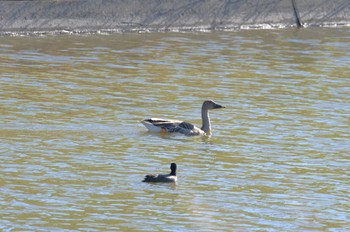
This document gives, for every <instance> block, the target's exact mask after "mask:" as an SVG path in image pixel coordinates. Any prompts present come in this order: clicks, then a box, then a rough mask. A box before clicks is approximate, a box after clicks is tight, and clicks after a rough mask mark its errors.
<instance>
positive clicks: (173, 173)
mask: <svg viewBox="0 0 350 232" xmlns="http://www.w3.org/2000/svg"><path fill="white" fill-rule="evenodd" d="M176 168H177V166H176V163H171V164H170V170H171V173H170V174H171V175H174V176H176Z"/></svg>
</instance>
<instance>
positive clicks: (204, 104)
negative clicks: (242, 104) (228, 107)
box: [202, 100, 225, 110]
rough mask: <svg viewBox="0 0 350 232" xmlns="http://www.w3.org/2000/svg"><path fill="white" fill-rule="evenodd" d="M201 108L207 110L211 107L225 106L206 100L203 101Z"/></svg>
mask: <svg viewBox="0 0 350 232" xmlns="http://www.w3.org/2000/svg"><path fill="white" fill-rule="evenodd" d="M202 108H203V109H207V110H212V109H220V108H225V106H222V105H219V104H217V103H215V102H214V101H212V100H206V101H204V102H203V105H202Z"/></svg>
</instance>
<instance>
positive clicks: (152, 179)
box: [142, 163, 177, 183]
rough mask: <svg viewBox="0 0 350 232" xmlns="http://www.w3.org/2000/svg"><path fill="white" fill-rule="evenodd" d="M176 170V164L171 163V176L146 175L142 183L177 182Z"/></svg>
mask: <svg viewBox="0 0 350 232" xmlns="http://www.w3.org/2000/svg"><path fill="white" fill-rule="evenodd" d="M176 168H177V167H176V164H175V163H171V164H170V169H171V172H170V174H150V175H146V176H145V178H144V179H143V181H142V182H162V183H171V182H176V181H177V176H176Z"/></svg>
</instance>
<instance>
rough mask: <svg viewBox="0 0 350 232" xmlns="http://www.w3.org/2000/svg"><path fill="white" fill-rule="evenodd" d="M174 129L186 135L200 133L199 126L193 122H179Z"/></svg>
mask: <svg viewBox="0 0 350 232" xmlns="http://www.w3.org/2000/svg"><path fill="white" fill-rule="evenodd" d="M174 130H175V131H174V132H179V133H181V134H184V135H187V136H192V135H199V134H201V130H200V129H199V128H197V127H195V126H194V125H193V124H191V123H188V122H181V123H180V124H179V125H177V126H176V127H175V129H174Z"/></svg>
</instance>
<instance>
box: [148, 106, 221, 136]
mask: <svg viewBox="0 0 350 232" xmlns="http://www.w3.org/2000/svg"><path fill="white" fill-rule="evenodd" d="M219 108H225V107H224V106H221V105H219V104H216V103H215V102H213V101H212V100H207V101H204V102H203V105H202V127H201V128H198V127H196V126H194V125H193V124H191V123H188V122H184V121H178V120H167V119H161V118H150V119H145V120H143V121H141V123H142V124H143V125H144V126H145V127H146V128H147V129H148V130H150V131H153V132H169V133H173V132H178V133H181V134H184V135H188V136H193V135H206V134H210V131H211V123H210V118H209V110H211V109H219Z"/></svg>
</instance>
